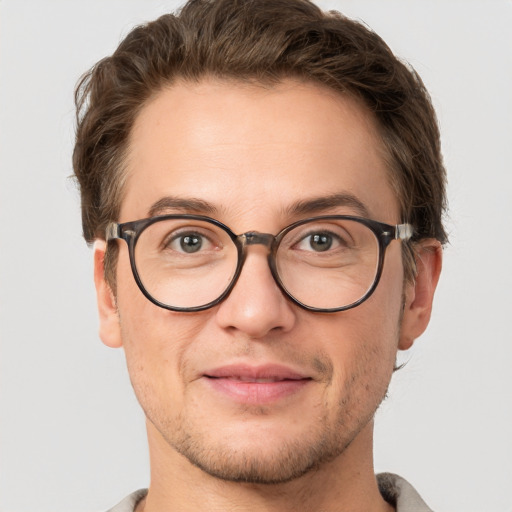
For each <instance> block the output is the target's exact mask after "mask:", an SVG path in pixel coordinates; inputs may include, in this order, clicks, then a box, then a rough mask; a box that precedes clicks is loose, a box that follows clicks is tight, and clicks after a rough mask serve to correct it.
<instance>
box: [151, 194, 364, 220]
mask: <svg viewBox="0 0 512 512" xmlns="http://www.w3.org/2000/svg"><path fill="white" fill-rule="evenodd" d="M340 206H345V207H349V208H352V209H353V210H355V213H356V214H358V215H361V216H362V217H369V213H368V208H367V207H366V206H365V204H364V203H363V202H362V201H361V200H360V199H358V198H357V197H356V196H354V195H353V194H349V193H342V194H331V195H329V196H321V197H314V198H311V199H302V200H300V201H296V202H295V203H293V204H291V205H290V206H288V207H287V208H285V210H284V213H285V215H288V216H298V215H313V214H315V213H321V212H325V211H326V210H332V209H334V208H337V207H340ZM170 210H172V211H173V212H178V213H196V214H203V215H216V214H218V212H219V208H217V207H216V206H215V205H213V204H212V203H209V202H208V201H205V200H203V199H197V198H194V197H189V198H182V197H175V196H166V197H162V198H161V199H159V200H158V201H156V202H155V203H153V205H152V206H151V207H150V208H149V210H148V215H149V216H150V217H154V216H156V215H164V214H166V213H169V211H170Z"/></svg>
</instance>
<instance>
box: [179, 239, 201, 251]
mask: <svg viewBox="0 0 512 512" xmlns="http://www.w3.org/2000/svg"><path fill="white" fill-rule="evenodd" d="M179 244H180V248H181V249H182V250H183V252H186V253H189V254H190V253H194V252H197V251H199V250H200V249H201V247H202V245H203V237H202V236H200V235H195V234H190V235H182V236H180V237H179Z"/></svg>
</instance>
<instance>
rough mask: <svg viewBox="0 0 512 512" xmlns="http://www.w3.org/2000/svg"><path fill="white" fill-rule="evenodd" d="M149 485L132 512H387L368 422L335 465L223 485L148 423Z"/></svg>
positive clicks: (331, 463)
mask: <svg viewBox="0 0 512 512" xmlns="http://www.w3.org/2000/svg"><path fill="white" fill-rule="evenodd" d="M148 438H149V446H150V461H151V484H150V488H149V492H148V495H147V497H146V499H145V500H144V502H143V503H141V506H140V507H139V508H138V509H137V512H139V511H140V510H143V511H144V512H163V511H175V510H176V511H180V512H192V511H194V512H195V511H197V510H206V511H223V512H228V511H232V510H236V511H237V512H245V511H249V510H250V511H262V512H292V511H293V512H306V511H307V512H310V511H311V510H322V511H325V512H342V511H346V512H348V511H350V512H363V511H364V512H369V511H371V512H392V511H393V507H391V506H390V505H389V504H388V503H387V502H385V501H384V499H383V498H382V496H381V494H380V492H379V490H378V486H377V482H376V479H375V475H374V469H373V450H372V442H373V422H370V423H369V424H368V425H366V427H365V428H364V429H363V430H362V431H361V432H360V433H359V434H358V436H357V437H356V438H355V439H354V440H353V442H352V443H351V444H350V445H349V446H348V447H347V448H346V449H345V451H344V452H343V453H342V454H341V455H340V456H338V457H337V458H335V459H334V460H332V461H330V462H327V463H325V464H323V465H322V466H321V467H318V468H316V469H314V470H311V471H309V472H308V473H306V474H305V475H303V476H302V477H299V478H296V479H294V480H292V481H290V482H286V483H282V484H272V485H268V484H248V483H239V482H229V481H224V480H221V479H219V478H216V477H213V476H211V475H209V474H207V473H205V472H204V471H203V470H201V469H199V468H197V467H195V466H194V465H192V464H191V463H190V462H189V461H188V460H187V459H186V458H185V457H183V456H182V455H181V454H179V453H177V452H176V451H175V450H174V449H172V448H171V447H170V446H169V445H168V444H167V443H166V441H165V440H164V439H163V438H162V437H161V435H160V434H159V433H158V432H157V431H156V429H155V428H154V427H153V426H152V425H151V424H150V423H148Z"/></svg>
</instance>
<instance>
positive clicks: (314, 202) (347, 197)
mask: <svg viewBox="0 0 512 512" xmlns="http://www.w3.org/2000/svg"><path fill="white" fill-rule="evenodd" d="M339 206H348V207H349V208H352V209H353V210H355V213H356V214H358V215H361V216H362V217H366V218H368V217H369V212H368V208H367V207H366V206H365V204H364V203H363V202H362V201H361V200H360V199H358V198H357V197H356V196H354V195H353V194H349V193H342V194H332V195H329V196H321V197H314V198H312V199H304V200H300V201H297V202H295V203H293V204H292V205H291V206H289V207H288V208H286V213H287V214H289V215H311V214H315V213H320V212H324V211H325V210H332V209H333V208H336V207H339Z"/></svg>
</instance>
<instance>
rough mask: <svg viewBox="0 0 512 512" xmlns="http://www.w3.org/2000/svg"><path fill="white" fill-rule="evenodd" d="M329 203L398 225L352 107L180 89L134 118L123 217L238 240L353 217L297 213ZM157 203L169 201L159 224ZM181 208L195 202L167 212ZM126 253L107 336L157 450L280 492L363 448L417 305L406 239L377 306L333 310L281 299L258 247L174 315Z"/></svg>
mask: <svg viewBox="0 0 512 512" xmlns="http://www.w3.org/2000/svg"><path fill="white" fill-rule="evenodd" d="M333 194H344V195H350V196H353V197H354V198H356V199H357V200H358V201H359V202H361V203H362V204H363V205H364V206H365V208H366V209H367V211H368V216H369V218H372V219H376V220H378V221H381V222H386V223H389V224H396V223H398V222H400V221H401V219H400V218H399V212H398V206H397V200H396V198H395V197H394V194H393V191H392V189H391V187H390V185H389V183H388V171H387V169H386V168H385V164H384V160H383V157H382V150H381V145H380V142H379V139H378V136H377V135H376V127H375V125H374V122H373V120H372V118H371V116H370V115H369V114H368V113H367V112H366V110H365V109H364V108H363V107H362V106H361V105H360V104H358V103H357V102H356V101H355V100H353V99H350V98H349V97H343V96H341V95H337V94H335V93H333V92H330V91H328V90H326V89H323V88H321V87H319V86H315V85H311V84H300V83H297V82H294V81H291V80H290V81H285V82H283V83H281V84H279V85H276V86H273V87H268V88H265V87H263V86H254V85H241V84H238V83H220V82H215V81H204V82H202V83H199V84H190V83H186V84H176V85H174V86H172V87H170V88H168V89H165V90H163V91H161V92H160V93H159V94H158V95H156V97H155V98H153V99H152V101H151V102H149V104H147V105H146V106H145V107H144V108H143V110H142V111H141V113H140V115H139V117H138V118H137V121H136V123H135V126H134V128H133V132H132V134H131V141H130V150H129V155H128V160H127V181H126V184H125V196H124V200H123V203H122V208H121V214H120V219H119V221H120V222H127V221H132V220H137V219H141V218H144V217H148V216H149V215H150V213H151V214H155V213H158V214H165V213H197V214H206V215H208V216H210V217H214V218H216V219H218V220H220V221H221V222H223V223H224V224H226V225H228V226H229V227H230V228H231V229H232V231H234V232H235V233H243V232H247V231H260V232H264V233H274V234H275V233H277V232H278V231H280V230H281V229H283V228H284V227H285V226H287V225H289V224H291V223H292V222H294V221H297V220H299V219H301V218H305V217H308V216H311V214H312V213H313V214H315V215H322V214H349V215H350V214H352V215H360V211H359V210H358V209H354V208H355V207H354V206H353V205H352V204H350V203H349V204H339V205H334V206H330V207H328V208H326V207H324V208H321V209H320V210H318V209H315V210H314V212H310V213H309V214H306V213H304V212H303V213H298V212H297V210H296V209H294V208H293V207H294V206H295V205H297V203H299V202H307V201H309V200H313V199H319V198H325V197H330V196H332V195H333ZM164 198H172V201H167V203H168V204H167V206H165V207H160V208H159V209H158V210H157V211H156V212H155V205H156V204H157V203H158V204H159V205H162V204H164V203H165V201H162V199H164ZM176 199H178V200H190V204H189V206H186V205H184V204H182V205H181V206H180V207H176V206H172V204H173V201H174V203H176V201H175V200H176ZM182 202H183V201H182ZM201 204H202V206H201ZM119 245H120V253H119V259H118V265H117V297H116V305H117V310H116V309H115V307H114V304H113V302H112V303H110V305H109V298H108V293H107V292H106V287H105V285H104V283H103V284H102V283H101V277H99V278H97V280H98V283H99V284H100V286H99V297H100V318H101V336H102V338H103V341H104V342H105V343H107V344H108V345H111V346H117V345H120V344H122V345H123V346H124V349H125V352H126V358H127V363H128V368H129V373H130V377H131V380H132V383H133V387H134V389H135V392H136V394H137V397H138V399H139V401H140V403H141V405H142V407H143V409H144V411H145V413H146V416H147V418H148V420H149V421H148V429H149V439H150V445H151V444H153V445H159V446H160V449H161V450H164V451H167V452H168V453H170V454H172V453H176V452H178V453H180V454H182V455H183V456H185V457H186V458H187V459H188V460H189V461H190V462H192V463H193V464H195V465H197V466H199V467H200V468H202V469H203V470H205V471H206V472H208V473H210V474H213V475H216V476H219V477H221V478H224V479H228V480H246V481H253V482H279V481H286V480H289V479H291V478H294V477H297V476H300V475H302V474H304V473H306V472H307V471H308V470H309V469H311V468H315V467H318V466H319V465H321V464H322V463H324V462H327V461H333V460H335V459H337V458H339V456H340V455H341V454H343V453H344V451H345V448H346V447H347V446H348V445H349V444H351V443H352V445H355V446H357V442H358V441H357V440H358V439H359V440H360V439H362V438H364V439H365V440H366V441H365V443H366V444H368V441H369V439H370V438H371V435H369V434H368V432H369V431H371V423H372V418H373V415H374V413H375V410H376V408H377V407H378V405H379V404H380V402H381V400H382V399H383V397H384V395H385V393H386V389H387V387H388V383H389V380H390V376H391V374H392V369H393V365H394V361H395V356H396V350H397V347H398V345H399V339H400V328H401V321H402V314H401V313H402V307H403V304H404V297H405V300H406V301H407V296H408V294H409V291H408V290H409V287H405V288H404V283H403V267H402V259H401V247H400V243H399V242H393V243H391V245H390V246H389V248H388V250H387V253H386V259H385V264H384V269H383V274H382V278H381V280H380V284H379V286H378V288H377V290H376V291H375V292H374V294H373V295H372V296H371V297H370V298H369V299H368V300H367V301H366V302H364V303H363V304H362V305H360V306H359V307H357V308H354V309H351V310H348V311H345V312H339V313H331V314H325V313H314V312H309V311H305V310H303V309H301V308H299V307H298V306H296V305H294V304H293V303H291V302H290V301H289V300H288V299H286V298H285V297H284V296H283V294H282V293H281V291H280V290H279V288H278V287H277V285H276V283H275V282H274V281H273V278H272V276H271V273H270V270H269V267H268V263H267V252H266V251H267V250H266V249H265V247H263V246H252V247H250V248H249V254H248V257H247V260H246V262H245V265H244V268H243V271H242V274H241V276H240V278H239V280H238V282H237V284H236V286H235V288H234V289H233V291H232V293H231V294H230V295H229V296H228V297H227V299H226V300H224V301H223V302H222V303H221V304H220V305H217V306H215V307H213V308H211V309H209V310H206V311H202V312H196V313H177V312H171V311H167V310H165V309H161V308H159V307H157V306H155V305H154V304H152V303H151V302H149V301H148V300H147V299H146V298H145V297H144V296H143V295H142V293H141V292H140V290H139V289H138V287H137V285H136V283H135V281H134V279H133V277H132V273H131V270H130V264H129V258H128V251H127V247H126V244H124V242H123V243H121V242H120V243H119ZM102 290H103V292H102ZM411 293H412V292H411ZM102 294H103V295H102ZM109 308H110V309H109ZM406 314H407V312H406ZM359 442H361V441H359Z"/></svg>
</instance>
